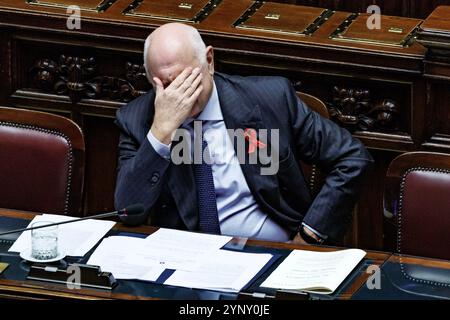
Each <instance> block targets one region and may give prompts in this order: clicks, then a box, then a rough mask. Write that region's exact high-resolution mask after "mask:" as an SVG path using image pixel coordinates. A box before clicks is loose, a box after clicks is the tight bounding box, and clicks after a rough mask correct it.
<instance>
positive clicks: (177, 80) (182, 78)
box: [170, 67, 192, 89]
mask: <svg viewBox="0 0 450 320" xmlns="http://www.w3.org/2000/svg"><path fill="white" fill-rule="evenodd" d="M191 73H192V68H191V67H187V68H186V69H184V70H183V72H182V73H180V74H179V75H178V76H177V77H176V78H175V80H174V81H172V83H171V84H170V87H172V88H174V89H177V88H178V87H179V86H181V85H182V84H183V83H184V81H185V80H186V79H187V78H188V77H189V76H190V75H191Z"/></svg>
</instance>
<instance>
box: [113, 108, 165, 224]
mask: <svg viewBox="0 0 450 320" xmlns="http://www.w3.org/2000/svg"><path fill="white" fill-rule="evenodd" d="M116 124H117V125H118V127H119V129H120V138H119V164H118V173H117V181H116V190H115V207H116V209H117V210H120V209H122V208H124V207H126V206H129V205H131V204H135V203H141V204H142V205H143V206H144V208H145V209H146V213H147V215H148V214H149V213H150V210H151V209H152V207H153V206H154V204H155V202H156V201H157V200H158V198H159V196H160V194H161V190H162V182H163V180H164V179H163V178H164V176H165V173H166V171H167V168H168V167H169V164H170V161H168V160H167V159H164V158H163V157H162V156H160V155H159V154H158V153H157V152H156V151H155V149H154V148H153V146H152V145H151V143H150V142H149V140H148V139H147V138H145V139H143V141H142V143H141V144H140V143H139V142H138V141H137V139H136V138H135V137H134V136H133V135H132V133H131V132H130V130H129V129H128V128H127V126H126V123H125V121H124V120H123V119H122V115H121V113H120V110H119V111H118V112H117V117H116ZM142 222H144V221H142Z"/></svg>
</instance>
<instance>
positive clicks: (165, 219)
mask: <svg viewBox="0 0 450 320" xmlns="http://www.w3.org/2000/svg"><path fill="white" fill-rule="evenodd" d="M214 81H215V84H216V87H217V91H218V94H219V100H220V105H221V108H222V113H223V116H224V121H225V124H226V126H227V128H228V129H238V128H240V129H246V128H254V129H256V130H258V129H263V128H264V129H279V130H280V146H279V154H280V164H279V165H280V168H279V171H278V173H277V174H276V175H269V176H264V175H261V174H260V169H261V164H260V163H258V164H248V163H247V164H242V165H241V167H242V170H243V173H244V176H245V178H246V180H247V183H248V186H249V188H250V190H251V191H252V193H253V196H254V197H255V200H256V201H257V203H258V204H259V206H260V208H261V209H262V210H263V211H264V212H266V213H267V214H268V215H270V216H271V217H272V218H273V219H274V220H275V221H277V222H278V223H280V224H281V225H282V226H284V227H286V228H287V229H289V230H290V231H292V232H293V234H294V233H295V232H296V231H297V230H298V228H299V226H300V225H301V223H302V221H304V222H305V223H306V224H308V225H309V226H311V227H312V228H314V229H316V230H317V231H319V232H320V233H322V234H325V235H328V236H329V237H330V238H331V239H339V238H341V237H342V236H343V234H344V232H345V230H346V227H347V226H348V224H349V222H350V221H351V212H352V209H353V206H354V204H355V201H356V199H357V191H358V189H359V188H360V184H361V182H362V177H363V173H364V171H366V169H367V168H368V166H369V165H370V164H371V162H372V158H371V156H370V155H369V153H368V152H367V151H366V149H365V148H364V146H363V145H362V144H361V142H359V141H358V140H356V139H354V138H353V137H352V136H351V135H350V133H349V132H348V131H346V130H345V129H342V128H340V127H339V126H337V125H335V124H334V123H333V122H331V121H329V120H327V119H324V118H322V117H321V116H319V115H318V114H316V113H314V112H312V111H311V110H310V109H309V108H307V107H306V106H305V104H304V103H303V102H302V101H300V100H299V99H298V98H297V96H296V92H295V91H294V89H293V88H292V86H291V84H290V82H289V81H288V80H287V79H285V78H281V77H238V76H229V75H225V74H220V73H216V75H215V76H214ZM154 98H155V94H154V92H153V91H150V92H149V93H147V94H145V95H143V96H141V97H139V98H137V99H135V100H134V101H132V102H130V103H129V104H128V105H126V106H124V107H122V108H121V109H120V110H119V111H118V112H117V121H116V123H117V125H118V126H119V128H120V131H121V136H120V142H119V166H118V176H117V185H116V192H115V205H116V208H117V209H120V208H123V207H125V206H128V205H130V204H133V203H142V204H143V205H144V207H145V208H146V209H147V213H148V217H149V218H150V223H151V224H152V225H156V226H161V227H168V228H177V229H187V230H197V228H198V209H197V195H196V186H195V182H194V178H193V172H192V167H191V165H189V164H183V165H174V164H172V163H171V162H169V161H167V160H165V159H163V158H162V157H160V156H159V155H158V154H157V153H156V151H155V150H154V149H153V147H152V146H151V144H150V143H149V142H148V140H147V133H148V131H149V129H150V126H151V124H152V121H153V114H154ZM298 160H302V161H305V162H306V163H315V164H317V165H318V166H319V167H320V168H321V169H322V170H323V171H324V172H326V173H327V174H328V175H327V179H326V183H325V185H324V187H323V188H322V190H321V192H320V193H319V194H318V195H317V196H316V198H315V199H311V196H310V193H309V191H308V186H307V183H306V181H305V178H304V176H303V173H302V171H301V169H300V167H299V165H298Z"/></svg>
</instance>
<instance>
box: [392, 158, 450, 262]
mask: <svg viewBox="0 0 450 320" xmlns="http://www.w3.org/2000/svg"><path fill="white" fill-rule="evenodd" d="M384 212H385V214H384V215H385V217H386V218H388V219H391V220H392V221H394V223H395V225H396V229H397V236H396V238H397V250H398V252H399V253H400V254H411V255H418V256H425V257H432V258H441V259H450V249H449V247H450V155H449V154H441V153H430V152H410V153H405V154H403V155H400V156H398V157H397V158H395V159H394V160H393V161H392V162H391V164H390V166H389V169H388V172H387V176H386V189H385V194H384Z"/></svg>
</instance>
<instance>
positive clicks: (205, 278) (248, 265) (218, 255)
mask: <svg viewBox="0 0 450 320" xmlns="http://www.w3.org/2000/svg"><path fill="white" fill-rule="evenodd" d="M271 258H272V255H271V254H257V253H245V252H235V251H229V250H217V251H216V252H211V253H210V255H209V256H208V257H205V258H204V259H203V260H202V261H201V262H200V263H199V264H198V267H197V269H196V270H194V271H183V270H177V271H175V272H174V273H173V275H172V276H170V277H169V278H168V279H167V280H166V282H164V284H167V285H172V286H181V287H188V288H196V289H209V290H219V291H229V292H238V291H240V290H241V289H242V288H243V287H244V286H245V285H246V284H247V283H249V282H250V280H252V279H253V278H254V277H255V276H256V275H257V274H258V272H259V271H260V270H261V269H262V268H263V267H264V266H265V265H266V263H267V262H269V260H270V259H271Z"/></svg>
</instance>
